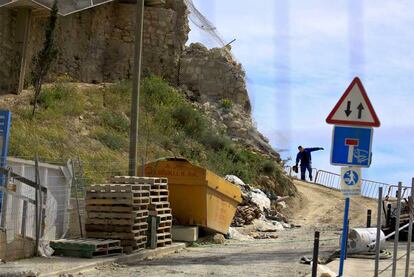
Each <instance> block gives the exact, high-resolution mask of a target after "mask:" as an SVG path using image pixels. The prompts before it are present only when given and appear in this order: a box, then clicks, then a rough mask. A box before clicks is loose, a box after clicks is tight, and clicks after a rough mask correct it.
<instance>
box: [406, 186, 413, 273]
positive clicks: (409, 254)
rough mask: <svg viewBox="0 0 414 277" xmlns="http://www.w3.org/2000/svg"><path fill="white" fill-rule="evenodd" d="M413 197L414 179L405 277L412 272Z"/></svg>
mask: <svg viewBox="0 0 414 277" xmlns="http://www.w3.org/2000/svg"><path fill="white" fill-rule="evenodd" d="M413 197H414V178H412V180H411V196H410V197H409V198H408V209H409V211H410V212H409V215H410V222H409V224H410V225H408V238H407V257H406V260H405V276H406V277H408V274H409V272H410V256H411V240H412V237H413Z"/></svg>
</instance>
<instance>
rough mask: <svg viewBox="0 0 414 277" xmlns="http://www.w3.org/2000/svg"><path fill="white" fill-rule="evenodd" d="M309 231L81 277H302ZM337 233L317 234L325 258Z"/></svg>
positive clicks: (310, 243) (228, 244) (188, 251)
mask: <svg viewBox="0 0 414 277" xmlns="http://www.w3.org/2000/svg"><path fill="white" fill-rule="evenodd" d="M313 231H314V229H312V228H296V229H292V230H285V231H282V232H280V233H279V238H278V239H274V240H253V241H243V242H241V241H227V242H226V244H223V245H205V246H200V247H190V248H187V249H186V250H184V251H182V252H180V253H175V254H173V255H170V256H168V257H164V258H160V259H153V260H145V261H141V262H137V263H134V264H130V265H116V264H113V265H110V266H103V267H98V268H95V269H93V270H89V271H84V272H82V273H81V274H82V275H83V276H206V275H212V276H284V277H288V276H305V275H306V274H307V273H309V272H310V267H309V265H302V264H300V263H299V260H300V258H301V257H302V256H304V255H311V253H312V249H313V233H314V232H313ZM338 234H339V233H338V232H337V231H336V230H325V231H322V233H321V252H322V255H324V254H325V255H328V254H330V253H332V252H333V250H334V249H335V248H336V247H337V245H338Z"/></svg>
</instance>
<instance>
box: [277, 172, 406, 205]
mask: <svg viewBox="0 0 414 277" xmlns="http://www.w3.org/2000/svg"><path fill="white" fill-rule="evenodd" d="M315 171H316V172H315ZM285 172H286V173H287V174H288V175H289V176H291V177H298V176H297V175H296V173H294V172H293V170H292V167H291V166H285ZM313 174H314V177H315V179H314V181H313V182H314V183H315V184H318V185H322V186H325V187H328V188H332V189H335V190H340V189H341V176H340V175H339V174H337V173H333V172H329V171H325V170H317V169H316V168H313ZM298 175H300V173H299V174H298ZM379 187H382V188H383V196H384V197H385V196H386V195H390V196H394V195H395V194H396V192H397V190H398V186H396V185H391V184H387V183H382V182H377V181H372V180H366V179H362V185H361V195H363V196H365V197H369V198H374V199H377V198H378V188H379ZM402 195H403V197H406V196H407V197H408V196H409V195H411V187H403V190H402Z"/></svg>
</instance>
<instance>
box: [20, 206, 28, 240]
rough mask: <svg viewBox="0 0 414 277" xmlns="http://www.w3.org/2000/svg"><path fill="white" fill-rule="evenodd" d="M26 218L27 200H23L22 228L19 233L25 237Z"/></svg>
mask: <svg viewBox="0 0 414 277" xmlns="http://www.w3.org/2000/svg"><path fill="white" fill-rule="evenodd" d="M26 219H27V201H26V200H24V201H23V213H22V229H21V234H22V237H24V238H25V237H26Z"/></svg>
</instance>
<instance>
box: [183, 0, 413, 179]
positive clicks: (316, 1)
mask: <svg viewBox="0 0 414 277" xmlns="http://www.w3.org/2000/svg"><path fill="white" fill-rule="evenodd" d="M193 1H194V4H195V5H196V7H197V8H198V9H199V10H200V11H201V12H202V13H203V14H204V15H205V16H206V17H207V18H208V19H209V20H210V21H211V22H212V23H213V24H214V25H215V26H216V27H217V30H218V32H219V33H220V34H221V35H222V37H223V39H224V41H226V42H230V41H231V40H233V39H236V41H235V42H234V43H233V44H232V49H233V54H234V56H235V57H236V59H237V60H238V61H239V62H241V63H242V64H243V66H244V68H245V70H246V73H247V82H248V88H249V96H250V99H251V102H252V106H253V117H254V120H255V122H256V124H257V127H258V129H259V130H260V131H261V132H262V133H263V134H264V135H266V136H267V137H268V138H269V139H270V141H271V144H272V146H273V147H274V148H276V149H279V150H281V155H282V158H285V159H286V158H289V157H293V158H294V157H295V156H296V152H297V150H296V149H297V146H298V145H303V146H305V147H314V146H315V147H324V148H325V151H322V152H316V153H315V154H314V155H313V156H312V159H313V166H314V167H316V168H318V169H324V170H329V171H332V172H336V173H338V172H339V171H340V168H339V167H335V166H331V165H330V162H329V159H330V158H329V156H330V144H331V137H332V125H328V124H326V122H325V119H326V117H327V115H328V114H329V112H330V111H331V110H332V108H333V107H334V105H335V104H336V102H337V101H338V100H339V98H340V97H341V95H342V94H343V92H344V91H345V89H346V88H347V87H348V85H349V84H350V82H351V81H352V79H353V78H354V77H355V76H359V77H360V79H361V81H362V83H363V84H364V87H365V89H366V91H367V93H368V96H369V97H370V99H371V102H372V104H373V106H374V108H375V110H376V113H377V115H378V117H379V119H380V121H381V127H380V128H375V129H374V139H373V159H372V165H371V167H370V168H369V169H364V170H363V177H364V178H365V179H370V180H374V181H381V182H386V183H390V184H396V183H397V182H399V181H402V182H403V183H404V185H406V186H410V185H411V178H412V177H414V166H413V164H411V162H412V161H413V160H414V159H413V156H414V140H412V139H411V137H412V136H414V128H413V127H414V108H413V104H412V103H413V102H414V94H413V91H414V78H413V77H414V75H413V72H414V63H413V61H414V48H413V45H414V32H412V28H413V26H414V14H412V11H413V10H414V2H413V1H406V0H399V1H395V0H378V1H366V0H365V1H364V0H337V1H327V0H325V1H322V0H307V1H303V0H290V1H285V0H261V1H260V2H255V4H252V3H253V2H252V1H250V0H226V1H223V0H220V1H219V0H208V1H206V0H193ZM191 28H192V31H191V33H190V39H189V43H190V42H195V41H199V42H202V43H204V44H206V46H208V47H215V46H218V45H217V44H216V43H215V41H214V40H213V39H212V38H211V37H210V36H209V35H208V34H207V33H205V32H203V31H202V30H200V29H199V28H197V27H196V26H194V25H191ZM289 164H292V162H290V163H289Z"/></svg>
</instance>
